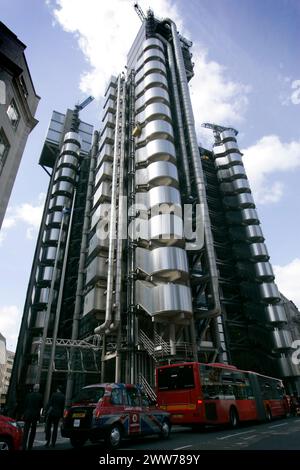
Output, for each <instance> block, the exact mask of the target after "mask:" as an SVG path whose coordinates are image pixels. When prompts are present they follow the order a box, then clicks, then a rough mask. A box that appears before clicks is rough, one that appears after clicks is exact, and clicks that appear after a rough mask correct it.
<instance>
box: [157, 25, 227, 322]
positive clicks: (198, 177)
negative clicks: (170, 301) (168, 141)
mask: <svg viewBox="0 0 300 470" xmlns="http://www.w3.org/2000/svg"><path fill="white" fill-rule="evenodd" d="M166 21H167V22H168V23H169V24H170V25H171V31H172V37H173V45H174V52H175V59H176V64H177V71H178V78H179V86H180V90H181V96H182V101H183V109H184V114H185V121H186V126H187V132H188V137H189V143H190V148H191V155H192V162H193V170H194V175H195V182H196V188H197V196H198V199H199V202H200V204H202V206H203V209H204V210H203V218H204V220H203V222H204V236H205V245H206V250H207V255H208V265H209V273H210V278H211V287H212V296H213V299H214V307H213V308H212V309H211V310H209V311H208V312H207V314H206V317H216V316H218V315H220V314H221V305H220V297H219V289H218V272H217V267H216V257H215V252H214V245H213V237H212V233H211V224H210V219H209V213H208V206H207V200H206V190H205V183H204V175H203V169H202V165H201V160H200V154H199V148H198V142H197V136H196V132H195V121H194V115H193V109H192V103H191V98H190V94H189V88H188V82H187V77H186V73H185V67H184V61H183V56H182V51H181V45H180V41H179V37H178V33H177V29H176V25H175V23H174V22H173V21H172V20H170V19H167V20H166Z"/></svg>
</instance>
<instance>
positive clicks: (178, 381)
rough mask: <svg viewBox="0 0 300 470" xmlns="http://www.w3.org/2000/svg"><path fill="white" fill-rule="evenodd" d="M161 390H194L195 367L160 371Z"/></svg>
mask: <svg viewBox="0 0 300 470" xmlns="http://www.w3.org/2000/svg"><path fill="white" fill-rule="evenodd" d="M157 385H158V389H159V390H184V389H187V388H194V387H195V381H194V372H193V366H178V367H168V368H162V369H158V374H157Z"/></svg>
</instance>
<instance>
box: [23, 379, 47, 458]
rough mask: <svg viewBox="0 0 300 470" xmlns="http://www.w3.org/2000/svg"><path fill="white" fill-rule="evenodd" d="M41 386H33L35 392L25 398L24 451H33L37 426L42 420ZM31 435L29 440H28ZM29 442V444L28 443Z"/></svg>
mask: <svg viewBox="0 0 300 470" xmlns="http://www.w3.org/2000/svg"><path fill="white" fill-rule="evenodd" d="M39 389H40V387H39V385H38V384H35V385H34V386H33V391H32V392H30V393H28V394H27V395H26V398H25V405H24V414H23V419H24V434H23V446H22V447H23V450H26V449H28V450H31V449H32V446H33V442H34V438H35V433H36V425H37V422H38V420H39V418H40V414H41V409H42V406H43V397H42V394H41V393H40V392H39ZM28 435H29V439H28ZM27 440H28V443H27Z"/></svg>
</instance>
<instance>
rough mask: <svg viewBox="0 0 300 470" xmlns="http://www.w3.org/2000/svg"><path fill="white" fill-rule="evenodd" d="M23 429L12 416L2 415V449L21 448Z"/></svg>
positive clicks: (0, 425) (0, 430)
mask: <svg viewBox="0 0 300 470" xmlns="http://www.w3.org/2000/svg"><path fill="white" fill-rule="evenodd" d="M22 438H23V430H22V428H21V426H20V425H19V424H18V423H17V421H15V420H14V419H12V418H9V417H8V416H3V415H0V451H1V450H20V449H21V447H22Z"/></svg>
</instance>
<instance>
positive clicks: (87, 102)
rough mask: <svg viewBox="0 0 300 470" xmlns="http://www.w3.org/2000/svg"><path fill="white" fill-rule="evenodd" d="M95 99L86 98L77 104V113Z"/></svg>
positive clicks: (91, 97)
mask: <svg viewBox="0 0 300 470" xmlns="http://www.w3.org/2000/svg"><path fill="white" fill-rule="evenodd" d="M94 99H95V98H94V97H93V96H89V97H88V98H86V99H85V100H84V101H83V102H82V103H80V104H77V105H76V106H75V107H76V109H78V111H81V110H82V109H83V108H85V107H86V106H87V105H88V104H90V102H91V101H93V100H94Z"/></svg>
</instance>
